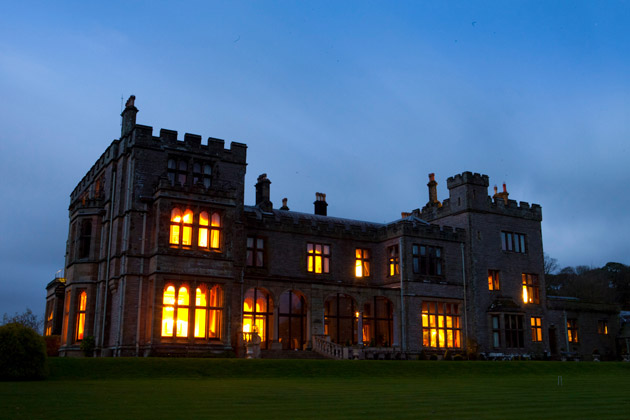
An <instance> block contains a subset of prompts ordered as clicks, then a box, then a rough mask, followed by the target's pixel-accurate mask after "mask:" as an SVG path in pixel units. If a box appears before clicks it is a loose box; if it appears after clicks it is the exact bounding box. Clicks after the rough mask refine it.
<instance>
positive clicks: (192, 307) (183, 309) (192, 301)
mask: <svg viewBox="0 0 630 420" xmlns="http://www.w3.org/2000/svg"><path fill="white" fill-rule="evenodd" d="M169 287H173V288H174V291H175V293H174V295H173V301H172V303H167V302H166V292H167V290H168V288H169ZM215 288H216V292H217V296H216V300H218V306H217V305H216V304H213V301H212V295H211V294H212V291H213V290H214V289H215ZM182 289H186V293H187V295H188V296H187V302H188V303H186V302H181V303H180V293H181V291H182ZM198 289H201V290H202V291H204V289H205V296H206V297H205V301H206V303H205V305H197V290H198ZM161 296H162V300H161V307H162V317H161V320H160V334H159V337H160V339H162V340H168V341H172V340H175V341H189V340H194V341H217V342H222V340H223V315H224V306H225V301H224V294H223V286H222V285H221V284H219V283H205V282H198V283H197V282H192V283H188V282H172V281H169V282H166V283H165V284H164V288H163V289H162V295H161ZM169 308H170V310H171V311H172V318H171V321H172V325H171V326H170V333H169V332H168V329H169V328H168V325H167V324H166V322H167V321H166V317H165V314H166V313H167V311H168V309H169ZM213 313H214V315H215V317H216V318H215V319H216V325H217V326H216V331H215V334H216V336H214V337H212V336H211V335H210V332H209V328H210V324H211V323H210V322H209V321H210V317H211V315H212V314H213ZM198 314H200V315H201V314H202V316H203V317H204V318H203V319H204V334H203V336H202V337H200V336H197V335H196V334H195V327H196V325H197V324H198V323H197V319H198V318H197V317H198ZM180 316H181V317H182V318H180ZM184 318H185V319H184ZM179 322H185V323H186V325H185V330H184V328H182V329H181V330H179V327H178V323H179ZM180 331H185V334H184V333H180Z"/></svg>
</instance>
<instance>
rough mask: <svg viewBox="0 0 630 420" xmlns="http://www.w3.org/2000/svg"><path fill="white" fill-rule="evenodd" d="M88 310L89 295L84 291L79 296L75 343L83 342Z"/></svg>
mask: <svg viewBox="0 0 630 420" xmlns="http://www.w3.org/2000/svg"><path fill="white" fill-rule="evenodd" d="M86 308H87V293H86V292H85V290H83V291H82V292H81V293H80V294H79V302H78V305H77V326H76V328H75V330H74V331H75V337H74V339H75V341H81V340H83V334H84V332H85V310H86Z"/></svg>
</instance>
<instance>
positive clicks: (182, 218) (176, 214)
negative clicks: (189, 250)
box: [169, 208, 193, 247]
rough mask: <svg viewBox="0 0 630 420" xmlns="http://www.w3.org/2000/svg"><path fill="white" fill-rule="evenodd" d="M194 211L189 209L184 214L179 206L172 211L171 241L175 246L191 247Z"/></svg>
mask: <svg viewBox="0 0 630 420" xmlns="http://www.w3.org/2000/svg"><path fill="white" fill-rule="evenodd" d="M192 223H193V212H192V210H190V209H187V210H186V211H185V212H184V214H182V212H181V210H179V209H178V208H174V209H173V210H172V211H171V229H170V235H169V243H170V244H171V245H175V246H183V247H189V246H191V245H192V230H193V227H192Z"/></svg>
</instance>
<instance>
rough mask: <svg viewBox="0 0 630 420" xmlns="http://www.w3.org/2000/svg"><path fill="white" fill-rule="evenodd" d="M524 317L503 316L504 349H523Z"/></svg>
mask: <svg viewBox="0 0 630 420" xmlns="http://www.w3.org/2000/svg"><path fill="white" fill-rule="evenodd" d="M523 318H524V316H523V315H522V314H504V315H503V326H504V332H505V347H506V348H512V349H522V348H524V347H525V340H524V335H525V328H524V319H523Z"/></svg>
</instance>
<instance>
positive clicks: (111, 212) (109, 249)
mask: <svg viewBox="0 0 630 420" xmlns="http://www.w3.org/2000/svg"><path fill="white" fill-rule="evenodd" d="M111 182H112V187H111V192H110V200H109V233H108V234H107V260H106V261H107V262H106V264H107V266H106V267H105V291H104V292H105V301H104V303H103V322H102V328H101V343H100V344H101V356H102V355H103V347H105V320H106V319H107V295H108V294H109V293H108V292H109V265H110V263H111V256H112V230H113V225H114V203H115V201H116V169H113V170H112V181H111Z"/></svg>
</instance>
